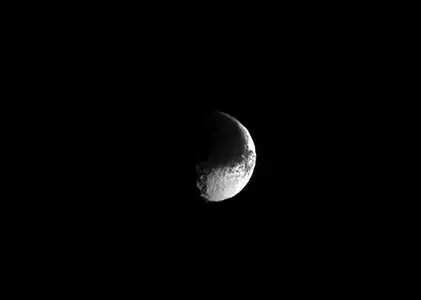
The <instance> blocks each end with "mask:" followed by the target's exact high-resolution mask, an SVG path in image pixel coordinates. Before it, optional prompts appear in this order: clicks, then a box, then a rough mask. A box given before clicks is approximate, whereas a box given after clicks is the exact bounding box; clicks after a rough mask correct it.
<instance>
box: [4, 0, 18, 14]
mask: <svg viewBox="0 0 421 300" xmlns="http://www.w3.org/2000/svg"><path fill="white" fill-rule="evenodd" d="M0 15H1V16H15V15H16V2H15V1H14V0H5V1H1V3H0Z"/></svg>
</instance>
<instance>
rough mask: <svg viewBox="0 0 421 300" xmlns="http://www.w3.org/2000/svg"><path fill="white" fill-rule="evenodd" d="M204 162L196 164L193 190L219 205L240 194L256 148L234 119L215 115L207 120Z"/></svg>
mask: <svg viewBox="0 0 421 300" xmlns="http://www.w3.org/2000/svg"><path fill="white" fill-rule="evenodd" d="M205 123H206V128H207V132H206V133H205V134H204V135H205V138H204V139H205V141H206V142H205V145H206V146H202V147H207V148H209V152H208V155H207V156H206V158H205V159H202V160H201V161H199V162H197V163H196V187H197V189H198V190H199V193H200V196H201V198H203V199H205V200H206V201H210V202H221V201H223V200H227V199H230V198H232V197H234V196H235V195H237V194H238V193H240V192H241V191H242V190H243V189H244V187H245V186H246V185H247V184H248V182H249V181H250V178H251V177H252V175H253V171H254V167H255V165H256V148H255V145H254V142H253V139H252V137H251V135H250V133H249V131H248V130H247V128H246V127H245V126H244V125H242V124H241V123H240V122H239V121H238V120H236V119H235V118H234V117H232V116H230V115H228V114H226V113H223V112H214V113H213V114H212V115H211V116H210V117H209V118H207V120H206V122H205Z"/></svg>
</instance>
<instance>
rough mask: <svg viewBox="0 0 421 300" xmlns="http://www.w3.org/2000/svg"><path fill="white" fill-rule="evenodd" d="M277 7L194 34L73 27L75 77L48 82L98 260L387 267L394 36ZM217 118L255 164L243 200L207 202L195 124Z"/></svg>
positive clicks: (83, 233)
mask: <svg viewBox="0 0 421 300" xmlns="http://www.w3.org/2000/svg"><path fill="white" fill-rule="evenodd" d="M264 12H265V13H262V11H260V12H258V11H256V12H254V11H253V12H250V11H249V12H248V13H247V14H241V13H236V16H237V17H238V18H231V17H230V16H232V14H227V15H225V16H222V17H216V16H215V17H211V18H210V19H208V21H206V22H204V23H205V24H202V23H200V22H198V21H196V22H186V23H187V24H185V26H181V25H180V23H183V20H181V19H180V20H178V19H177V17H175V19H177V20H174V19H167V22H158V21H157V20H156V19H155V18H151V19H152V20H151V19H148V20H146V19H142V20H141V21H140V22H139V23H138V22H137V20H138V19H136V21H132V20H130V21H128V20H127V19H125V18H122V19H123V20H120V19H118V21H115V22H114V21H113V20H111V21H110V20H108V21H104V22H101V23H98V22H94V24H93V25H92V26H87V25H86V24H83V26H81V28H80V29H79V31H78V29H77V28H75V26H73V24H71V26H70V27H71V28H70V29H69V30H64V29H63V31H62V32H60V35H58V36H59V37H65V39H64V41H62V42H60V41H58V42H56V41H54V43H55V45H56V46H55V47H56V48H54V49H56V50H55V51H56V52H55V53H58V57H57V62H58V63H57V68H58V70H66V72H65V73H66V74H67V76H68V77H69V78H66V79H63V78H61V77H60V76H57V77H56V78H55V79H53V83H54V84H52V83H51V82H50V81H48V84H49V85H51V86H53V87H54V89H52V91H51V93H52V95H53V98H54V99H57V97H58V98H60V99H62V100H63V101H62V102H60V103H58V102H54V103H56V104H54V105H53V107H54V108H55V109H54V111H55V112H57V111H60V113H55V115H54V117H55V118H57V119H58V120H57V122H63V120H66V122H67V121H68V122H67V124H68V125H67V126H68V132H70V133H69V134H72V135H74V136H73V137H72V139H74V140H75V141H77V142H76V143H71V142H69V140H72V139H68V140H65V141H64V144H63V145H64V146H63V149H65V151H68V152H70V153H71V155H67V154H66V155H64V156H63V157H64V158H65V160H66V162H67V163H68V164H69V167H70V168H71V169H72V170H73V171H72V172H69V174H70V175H69V177H71V179H70V180H65V181H63V184H64V185H65V186H66V188H65V189H59V191H58V195H61V194H62V193H63V191H64V193H66V194H67V195H68V196H69V199H70V200H69V202H66V203H65V205H63V206H65V208H63V209H62V210H61V212H62V214H66V213H67V212H69V211H71V212H72V216H71V220H72V222H71V223H69V224H75V222H76V224H80V225H75V226H76V227H78V226H79V227H80V237H81V238H82V239H83V240H84V241H85V242H86V243H88V244H89V245H92V247H93V248H94V249H98V248H100V249H112V251H127V252H125V253H124V255H122V256H121V257H123V258H122V259H124V257H130V259H133V257H136V256H137V253H143V252H146V254H142V256H145V255H146V257H149V255H150V256H159V261H160V262H163V263H164V264H165V263H168V264H172V263H174V264H175V265H177V262H178V264H183V262H184V261H188V262H196V263H197V264H196V263H193V265H196V267H197V268H198V269H207V268H210V269H212V264H213V263H216V265H219V264H218V263H217V261H218V260H219V261H220V262H224V263H225V262H229V265H232V266H234V268H235V269H237V271H240V272H241V270H245V269H248V268H259V267H261V266H262V265H266V266H268V265H269V266H270V265H277V264H279V265H280V266H281V267H280V268H281V269H288V270H289V271H288V272H290V273H288V274H284V275H285V276H286V277H289V278H294V276H299V275H300V270H302V269H306V270H307V269H308V270H309V272H311V273H310V274H312V275H311V276H313V277H317V276H318V274H316V273H317V272H319V270H321V269H324V268H326V265H327V263H326V262H327V261H329V262H331V268H332V270H333V271H332V272H333V273H332V274H334V272H336V271H335V268H338V269H340V268H343V267H340V266H339V265H337V264H336V263H335V262H336V261H337V260H340V262H341V264H346V265H347V267H345V268H348V267H350V266H351V265H352V264H356V265H357V264H359V263H361V262H362V260H361V259H360V258H361V257H363V256H370V259H371V258H373V257H375V256H376V252H375V251H376V250H375V249H376V248H375V247H374V244H375V243H376V241H377V240H381V239H382V238H383V237H384V235H385V234H386V230H385V226H386V224H387V222H382V219H384V218H387V217H388V216H387V214H386V213H383V212H387V210H388V209H389V205H390V202H388V201H386V200H385V198H383V197H380V196H379V191H384V189H385V186H384V183H383V181H382V180H381V178H380V177H379V175H378V174H379V173H382V171H383V170H385V169H386V165H385V164H384V163H383V162H384V159H385V157H384V155H383V154H382V149H381V147H380V148H379V146H378V145H379V144H380V141H381V140H382V139H383V138H384V136H385V135H386V134H388V133H389V132H390V130H389V128H387V125H386V124H387V122H383V121H382V120H384V119H388V118H389V117H390V116H389V115H388V113H387V112H388V111H389V110H390V105H391V104H390V102H389V101H388V99H389V97H391V95H392V94H393V93H394V91H393V88H391V87H390V86H387V84H386V82H387V81H386V80H383V79H384V77H382V76H383V74H387V71H388V68H389V66H388V65H387V64H385V63H384V61H385V58H384V57H383V56H382V55H383V54H382V51H380V50H379V48H378V47H377V43H378V42H377V40H380V39H381V33H379V32H378V31H376V30H373V31H370V29H369V28H370V27H369V26H362V27H361V28H358V27H356V26H354V22H346V21H344V22H341V20H342V19H344V18H345V17H346V16H345V14H344V13H341V14H333V15H329V16H330V18H319V17H318V16H317V14H316V15H314V14H313V13H312V10H311V9H309V10H308V11H307V12H304V11H303V10H302V9H301V8H300V9H298V10H297V11H296V13H295V14H290V13H289V11H287V10H285V11H283V12H282V13H280V15H281V16H279V15H278V14H277V13H273V14H271V15H270V16H269V15H267V14H266V10H264ZM195 17H196V18H197V19H201V17H202V15H201V14H197V15H195ZM362 18H364V17H362ZM351 19H352V18H351ZM369 19H370V18H367V20H369ZM120 21H121V22H120ZM359 22H362V21H361V20H360V21H359ZM98 24H100V26H99V25H98ZM117 24H118V26H117ZM196 24H201V26H199V25H197V26H196ZM175 25H178V26H175ZM376 39H377V40H376ZM73 40H74V41H75V42H74V43H73V42H72V41H73ZM62 49H65V50H62ZM61 51H63V53H62V52H61ZM56 55H57V54H56ZM60 72H61V71H59V72H58V73H59V74H61V73H60ZM52 74H53V75H55V73H54V68H53V71H52ZM53 77H54V76H53ZM49 80H50V79H49ZM385 90H387V93H386V94H387V95H382V96H379V91H385ZM384 94H385V93H384ZM63 103H65V104H63ZM51 109H52V106H51V105H46V106H45V111H51ZM210 109H217V110H220V111H224V112H227V113H229V114H231V115H232V116H234V117H235V118H237V119H238V120H239V121H240V122H241V123H242V124H244V125H245V126H246V127H247V128H248V130H249V131H250V133H251V136H252V138H253V140H254V142H255V145H256V152H257V163H256V167H255V170H254V174H253V176H252V178H251V180H250V182H249V184H248V185H247V186H246V188H245V189H244V190H243V191H242V192H241V193H239V194H238V195H237V196H235V197H234V198H232V199H230V200H227V201H224V202H222V203H212V204H205V203H203V202H200V201H199V199H198V198H197V197H196V196H197V195H196V190H195V183H194V178H195V174H194V172H195V169H194V166H193V165H194V162H193V152H194V146H195V137H197V136H198V135H200V131H198V128H197V127H196V126H195V124H196V122H197V118H198V117H200V114H201V113H203V112H204V111H207V110H210ZM65 115H66V116H67V118H65V117H64V116H65ZM47 125H50V124H47ZM66 132H67V131H66ZM75 132H76V133H75ZM60 136H67V135H63V133H62V132H59V133H58V134H57V137H60ZM58 149H61V146H60V144H55V145H54V148H53V150H49V151H51V153H55V152H54V151H55V150H58ZM63 157H61V158H60V160H58V161H61V160H62V159H63ZM57 178H58V179H59V180H61V179H60V177H57ZM55 186H56V185H55ZM59 186H60V185H59ZM58 206H60V205H59V204H58ZM48 209H51V208H50V207H49V208H48ZM62 214H61V213H60V214H58V215H57V218H58V219H60V218H62ZM74 228H75V227H72V226H70V231H73V230H74ZM98 245H107V246H106V247H102V246H101V247H100V246H98ZM107 247H109V248H107ZM118 249H120V250H118ZM370 249H372V250H370ZM99 252H100V251H99ZM99 252H95V253H99ZM95 255H96V254H95ZM98 255H99V256H100V254H98ZM119 257H120V256H119ZM374 260H375V259H374ZM128 263H130V264H132V263H134V262H133V261H129V262H128ZM186 264H187V263H186ZM342 266H343V265H342ZM183 267H186V266H183ZM269 269H270V267H269ZM278 270H279V269H278ZM278 270H275V271H274V272H277V271H278ZM336 270H337V269H336ZM199 271H200V270H194V268H193V270H192V274H196V273H195V272H199ZM259 274H260V273H259ZM227 276H228V277H229V275H227Z"/></svg>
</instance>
